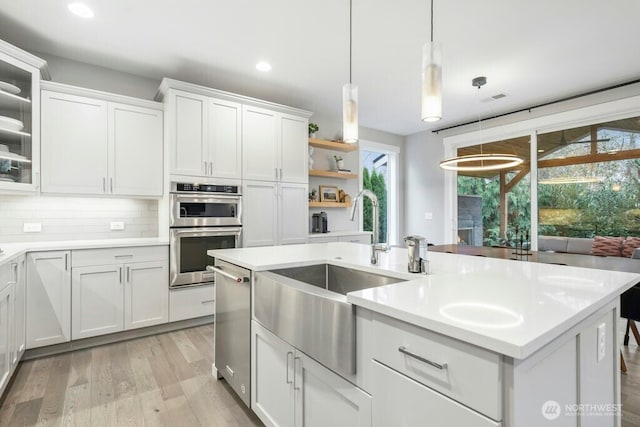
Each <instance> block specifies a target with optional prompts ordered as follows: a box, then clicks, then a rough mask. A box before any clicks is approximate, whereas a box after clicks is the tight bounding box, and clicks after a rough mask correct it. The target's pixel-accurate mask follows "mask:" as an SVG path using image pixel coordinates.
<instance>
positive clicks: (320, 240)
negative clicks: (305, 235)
mask: <svg viewBox="0 0 640 427" xmlns="http://www.w3.org/2000/svg"><path fill="white" fill-rule="evenodd" d="M337 241H338V239H337V238H336V237H331V236H321V237H315V236H313V237H309V243H332V242H337Z"/></svg>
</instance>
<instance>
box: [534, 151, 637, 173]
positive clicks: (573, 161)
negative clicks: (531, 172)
mask: <svg viewBox="0 0 640 427" xmlns="http://www.w3.org/2000/svg"><path fill="white" fill-rule="evenodd" d="M636 158H640V149H635V150H624V151H616V152H614V153H598V154H587V155H584V156H575V157H566V158H562V159H548V160H540V161H539V162H538V169H542V168H553V167H557V166H570V165H580V164H584V163H599V162H612V161H616V160H629V159H636Z"/></svg>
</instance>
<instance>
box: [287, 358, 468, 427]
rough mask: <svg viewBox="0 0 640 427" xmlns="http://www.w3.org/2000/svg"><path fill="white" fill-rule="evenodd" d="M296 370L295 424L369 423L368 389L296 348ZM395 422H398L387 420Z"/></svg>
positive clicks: (299, 426)
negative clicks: (362, 388)
mask: <svg viewBox="0 0 640 427" xmlns="http://www.w3.org/2000/svg"><path fill="white" fill-rule="evenodd" d="M295 371H296V378H295V388H296V389H297V390H296V395H295V402H296V403H295V417H296V424H295V425H296V427H303V426H304V427H325V426H350V427H370V426H371V396H369V395H368V394H367V393H365V392H364V391H362V390H360V389H359V388H358V387H356V386H355V385H353V384H351V383H350V382H348V381H347V380H345V379H344V378H342V377H340V376H339V375H337V374H335V373H333V372H332V371H330V370H329V369H327V368H325V367H324V366H322V365H321V364H319V363H318V362H316V361H315V360H313V359H311V358H310V357H307V356H306V355H304V354H303V353H301V352H299V351H296V355H295ZM425 419H428V418H425ZM423 424H424V423H422V424H421V423H418V424H411V425H423ZM395 425H399V424H397V423H391V424H386V426H395ZM407 425H409V424H407ZM429 425H430V424H429ZM451 425H463V424H455V423H453V424H451ZM465 425H471V424H465Z"/></svg>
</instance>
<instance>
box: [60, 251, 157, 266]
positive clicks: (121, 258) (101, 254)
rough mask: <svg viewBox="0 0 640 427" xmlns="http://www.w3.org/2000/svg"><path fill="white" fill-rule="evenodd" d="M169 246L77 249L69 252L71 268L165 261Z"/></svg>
mask: <svg viewBox="0 0 640 427" xmlns="http://www.w3.org/2000/svg"><path fill="white" fill-rule="evenodd" d="M168 259H169V246H136V247H125V248H108V249H79V250H74V251H72V252H71V266H72V267H85V266H91V265H107V264H127V263H131V262H148V261H166V260H168Z"/></svg>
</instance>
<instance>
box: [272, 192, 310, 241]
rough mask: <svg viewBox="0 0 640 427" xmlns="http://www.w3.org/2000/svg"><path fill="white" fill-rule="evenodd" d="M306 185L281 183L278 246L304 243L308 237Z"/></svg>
mask: <svg viewBox="0 0 640 427" xmlns="http://www.w3.org/2000/svg"><path fill="white" fill-rule="evenodd" d="M308 192H309V191H308V187H307V185H306V184H290V183H286V182H285V183H281V184H280V192H279V202H280V206H279V216H280V218H279V229H280V244H283V245H287V244H293V243H306V242H307V238H308V236H309V202H308V200H309V195H308Z"/></svg>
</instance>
